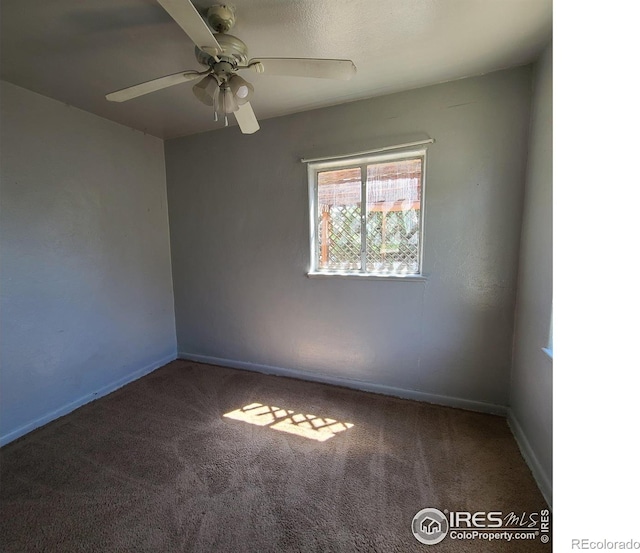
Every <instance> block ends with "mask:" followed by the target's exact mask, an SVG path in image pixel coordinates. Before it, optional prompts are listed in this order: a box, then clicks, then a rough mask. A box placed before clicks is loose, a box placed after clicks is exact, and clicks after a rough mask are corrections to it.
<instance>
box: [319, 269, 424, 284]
mask: <svg viewBox="0 0 640 553" xmlns="http://www.w3.org/2000/svg"><path fill="white" fill-rule="evenodd" d="M307 277H308V278H346V279H354V280H377V281H383V280H394V281H398V282H399V281H402V282H427V280H428V279H427V277H426V276H424V275H385V274H374V273H367V274H364V273H362V274H359V273H340V272H337V271H336V272H308V273H307Z"/></svg>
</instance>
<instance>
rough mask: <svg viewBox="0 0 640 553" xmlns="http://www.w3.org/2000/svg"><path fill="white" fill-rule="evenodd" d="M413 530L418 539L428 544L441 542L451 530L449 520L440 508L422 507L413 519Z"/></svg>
mask: <svg viewBox="0 0 640 553" xmlns="http://www.w3.org/2000/svg"><path fill="white" fill-rule="evenodd" d="M411 531H412V532H413V535H414V536H415V537H416V539H417V540H418V541H419V542H421V543H425V544H427V545H435V544H436V543H440V542H441V541H442V540H443V539H444V538H445V537H446V535H447V532H448V531H449V522H448V521H447V517H446V516H444V514H443V513H442V511H439V510H438V509H432V508H429V509H422V511H418V512H417V513H416V516H414V517H413V520H412V521H411Z"/></svg>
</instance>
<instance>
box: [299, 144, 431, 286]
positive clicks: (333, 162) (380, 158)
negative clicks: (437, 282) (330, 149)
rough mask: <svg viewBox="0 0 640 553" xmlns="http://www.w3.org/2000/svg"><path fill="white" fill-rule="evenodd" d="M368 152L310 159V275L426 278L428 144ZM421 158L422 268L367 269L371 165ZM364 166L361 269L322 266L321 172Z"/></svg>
mask: <svg viewBox="0 0 640 553" xmlns="http://www.w3.org/2000/svg"><path fill="white" fill-rule="evenodd" d="M383 152H384V151H380V152H367V153H366V155H354V156H345V157H341V158H339V159H330V160H321V161H309V162H308V163H307V177H308V183H309V227H310V228H309V246H310V247H309V252H310V254H311V259H310V264H309V271H308V272H307V276H309V277H346V278H366V279H375V280H378V279H383V280H405V281H424V280H426V279H425V277H424V276H423V273H422V268H423V257H424V256H423V253H424V236H425V232H424V229H425V214H426V209H425V208H426V200H425V196H426V194H425V192H426V173H427V148H426V146H421V147H413V148H410V149H406V148H403V149H398V150H395V151H393V152H384V153H383ZM415 158H420V159H421V163H422V166H421V176H422V181H421V183H420V186H421V190H420V221H419V225H420V228H419V231H418V232H419V237H418V240H419V248H418V272H417V273H408V274H387V273H371V272H367V270H366V263H365V262H364V260H365V259H366V229H367V210H366V180H367V166H368V165H371V164H374V163H385V162H388V161H401V160H404V159H415ZM356 167H360V170H361V179H362V180H361V186H362V206H363V208H362V209H361V210H360V211H361V215H360V216H361V229H362V230H361V232H362V240H363V243H362V246H361V248H362V249H361V254H362V258H363V262H362V263H361V269H360V271H358V272H356V271H335V270H326V269H319V268H318V265H317V264H318V255H317V253H318V247H319V242H318V236H317V232H318V209H317V204H318V173H320V172H323V171H327V170H336V169H350V168H356Z"/></svg>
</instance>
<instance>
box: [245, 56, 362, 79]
mask: <svg viewBox="0 0 640 553" xmlns="http://www.w3.org/2000/svg"><path fill="white" fill-rule="evenodd" d="M258 63H260V64H261V65H262V67H263V71H264V73H265V74H266V75H286V76H290V77H315V78H317V79H339V80H342V81H348V80H349V79H351V77H353V76H354V75H355V74H356V66H355V65H354V63H353V62H352V61H351V60H328V59H313V58H259V59H258V58H256V59H252V60H250V61H249V64H248V67H251V66H257V64H258ZM256 71H258V73H262V71H261V70H260V68H259V67H256Z"/></svg>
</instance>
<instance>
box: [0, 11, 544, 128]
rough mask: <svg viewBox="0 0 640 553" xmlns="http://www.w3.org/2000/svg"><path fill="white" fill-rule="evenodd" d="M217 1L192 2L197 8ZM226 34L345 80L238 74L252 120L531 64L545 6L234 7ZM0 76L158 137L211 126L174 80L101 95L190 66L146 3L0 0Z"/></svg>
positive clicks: (174, 30)
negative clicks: (349, 71) (350, 71)
mask: <svg viewBox="0 0 640 553" xmlns="http://www.w3.org/2000/svg"><path fill="white" fill-rule="evenodd" d="M213 3H220V0H218V2H216V0H210V1H209V2H206V1H203V0H195V1H194V4H195V5H196V7H198V8H203V7H207V6H209V5H211V4H213ZM234 5H235V7H236V16H237V22H236V26H235V27H234V28H233V29H232V30H231V34H233V35H236V36H238V37H239V38H241V39H242V40H243V41H244V42H245V43H246V44H247V46H248V47H249V56H250V57H254V58H255V57H310V58H346V59H351V60H353V61H354V63H355V64H356V66H357V68H358V72H357V74H356V76H355V77H354V78H353V79H352V80H351V81H348V82H344V81H331V80H323V79H306V78H293V77H276V76H268V75H258V74H255V73H253V72H246V71H245V72H243V76H244V77H245V78H246V79H247V80H249V81H251V82H252V83H253V85H254V87H255V93H254V97H253V99H252V101H251V104H252V105H253V107H254V110H255V112H256V115H257V117H258V119H266V118H269V117H276V116H279V115H284V114H288V113H294V112H298V111H304V110H308V109H313V108H317V107H322V106H328V105H333V104H338V103H342V102H345V101H351V100H356V99H360V98H369V97H372V96H379V95H383V94H388V93H391V92H397V91H401V90H407V89H410V88H417V87H420V86H425V85H429V84H433V83H437V82H442V81H447V80H452V79H457V78H460V77H466V76H471V75H478V74H482V73H487V72H490V71H494V70H497V69H503V68H506V67H511V66H515V65H521V64H524V63H528V62H530V61H533V60H534V59H535V58H536V56H537V55H538V54H539V52H540V51H541V49H542V48H543V47H544V46H545V44H546V43H547V42H548V40H549V39H550V37H551V26H552V23H551V19H552V0H398V1H397V2H390V1H389V0H235V2H234ZM1 10H2V11H1V19H0V23H1V33H0V36H1V69H2V78H3V79H4V80H7V81H10V82H12V83H14V84H17V85H19V86H22V87H24V88H27V89H30V90H33V91H35V92H38V93H40V94H44V95H45V96H49V97H51V98H55V99H57V100H60V101H62V102H65V103H67V104H70V105H72V106H75V107H78V108H80V109H83V110H86V111H89V112H92V113H95V114H97V115H100V116H102V117H105V118H107V119H111V120H113V121H117V122H119V123H122V124H124V125H128V126H130V127H133V128H135V129H139V130H142V131H145V132H147V133H149V134H152V135H155V136H158V137H160V138H173V137H176V136H182V135H187V134H192V133H197V132H203V131H207V130H211V129H215V128H217V127H219V126H220V125H221V124H220V123H215V122H214V121H213V117H212V113H211V111H210V108H207V107H206V106H204V105H203V104H201V103H200V102H199V101H198V100H196V98H195V97H194V96H193V94H192V93H191V90H190V88H191V86H192V84H193V83H191V84H188V83H186V84H181V85H177V86H175V87H172V88H169V89H165V90H162V91H159V92H155V93H152V94H148V95H146V96H142V97H140V98H137V99H134V100H130V101H128V102H124V103H112V102H108V101H106V100H105V98H104V95H105V94H106V93H107V92H111V91H114V90H117V89H120V88H124V87H127V86H131V85H134V84H137V83H139V82H142V81H146V80H150V79H154V78H157V77H160V76H163V75H167V74H170V73H176V72H179V71H181V70H185V69H198V70H200V69H201V66H200V65H199V64H197V63H196V61H195V57H194V49H193V43H192V42H191V41H190V40H189V38H188V37H187V36H186V35H185V34H184V32H183V31H182V30H181V29H180V27H179V26H178V25H177V24H176V23H175V22H174V21H173V20H172V19H171V18H170V17H169V15H167V13H166V12H165V11H164V10H163V9H162V8H161V7H160V5H159V4H157V2H156V1H155V0H93V1H90V2H87V1H86V0H31V1H30V2H24V1H23V0H2V5H1Z"/></svg>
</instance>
